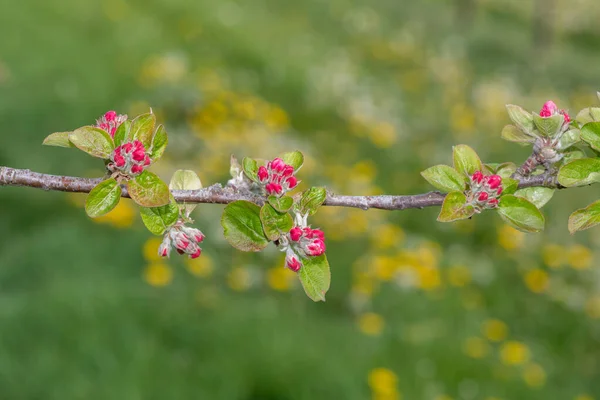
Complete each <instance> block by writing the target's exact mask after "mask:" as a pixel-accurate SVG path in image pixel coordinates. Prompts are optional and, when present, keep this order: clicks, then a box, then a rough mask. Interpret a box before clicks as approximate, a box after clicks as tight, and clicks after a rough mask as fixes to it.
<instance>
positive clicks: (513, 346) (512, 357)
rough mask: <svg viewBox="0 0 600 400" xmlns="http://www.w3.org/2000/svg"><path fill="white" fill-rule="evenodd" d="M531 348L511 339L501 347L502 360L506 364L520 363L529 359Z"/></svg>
mask: <svg viewBox="0 0 600 400" xmlns="http://www.w3.org/2000/svg"><path fill="white" fill-rule="evenodd" d="M529 357H530V354H529V348H528V347H527V346H526V345H525V344H523V343H521V342H517V341H514V340H512V341H509V342H506V343H504V344H503V345H502V348H500V360H501V361H502V362H503V363H504V364H506V365H520V364H525V363H526V362H527V361H529Z"/></svg>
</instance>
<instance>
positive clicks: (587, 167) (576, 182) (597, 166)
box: [558, 158, 600, 187]
mask: <svg viewBox="0 0 600 400" xmlns="http://www.w3.org/2000/svg"><path fill="white" fill-rule="evenodd" d="M594 182H600V159H597V158H580V159H578V160H574V161H571V162H570V163H568V164H565V165H563V166H562V167H560V170H559V171H558V183H560V184H561V185H563V186H565V187H573V186H585V185H589V184H591V183H594Z"/></svg>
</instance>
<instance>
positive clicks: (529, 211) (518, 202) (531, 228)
mask: <svg viewBox="0 0 600 400" xmlns="http://www.w3.org/2000/svg"><path fill="white" fill-rule="evenodd" d="M498 214H500V216H501V217H502V219H503V220H504V221H506V222H507V223H509V224H510V225H512V226H513V227H515V228H516V229H518V230H520V231H523V232H540V231H541V230H543V229H544V223H545V220H544V216H543V215H542V213H541V212H540V210H538V208H537V207H536V206H535V205H533V204H532V203H530V202H529V201H528V200H527V199H525V198H523V197H517V196H514V195H506V196H502V197H501V198H500V204H498Z"/></svg>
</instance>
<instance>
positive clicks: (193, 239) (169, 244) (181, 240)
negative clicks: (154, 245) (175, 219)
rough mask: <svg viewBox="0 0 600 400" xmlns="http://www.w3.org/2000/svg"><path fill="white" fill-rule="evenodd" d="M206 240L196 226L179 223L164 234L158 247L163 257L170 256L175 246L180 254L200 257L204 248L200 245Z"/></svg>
mask: <svg viewBox="0 0 600 400" xmlns="http://www.w3.org/2000/svg"><path fill="white" fill-rule="evenodd" d="M203 240H204V234H203V233H202V232H201V231H200V230H199V229H196V228H190V227H187V226H185V225H183V223H177V224H175V225H174V226H173V227H171V228H170V229H169V230H168V231H167V232H166V233H165V235H164V237H163V241H162V243H161V244H160V246H159V248H158V254H159V255H160V256H161V257H169V254H170V253H171V250H172V249H173V247H174V248H175V250H176V251H177V252H178V253H179V254H187V255H188V257H189V258H198V257H200V254H202V249H201V248H200V247H199V246H198V244H199V243H202V241H203Z"/></svg>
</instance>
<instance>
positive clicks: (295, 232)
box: [290, 226, 303, 242]
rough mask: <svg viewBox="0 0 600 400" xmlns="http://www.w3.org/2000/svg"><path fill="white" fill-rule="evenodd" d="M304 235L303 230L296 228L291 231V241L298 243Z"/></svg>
mask: <svg viewBox="0 0 600 400" xmlns="http://www.w3.org/2000/svg"><path fill="white" fill-rule="evenodd" d="M302 233H303V232H302V229H300V228H299V227H297V226H295V227H293V228H292V229H290V239H292V240H293V241H294V242H297V241H298V240H300V237H302Z"/></svg>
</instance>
